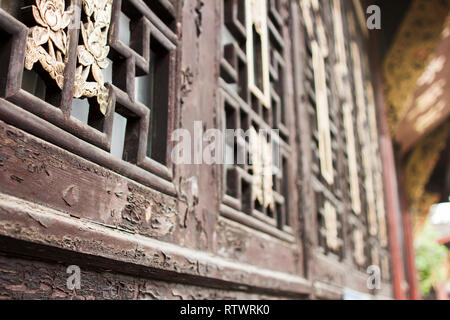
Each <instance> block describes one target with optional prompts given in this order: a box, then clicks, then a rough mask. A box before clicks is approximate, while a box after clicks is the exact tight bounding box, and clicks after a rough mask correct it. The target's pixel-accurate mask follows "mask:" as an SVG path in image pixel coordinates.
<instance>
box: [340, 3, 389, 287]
mask: <svg viewBox="0 0 450 320" xmlns="http://www.w3.org/2000/svg"><path fill="white" fill-rule="evenodd" d="M334 1H335V3H338V2H339V3H340V1H339V0H334ZM349 8H350V9H352V10H348V16H347V17H346V21H348V22H349V23H348V32H349V34H348V36H347V38H350V40H349V41H348V42H347V45H348V47H347V52H348V56H349V57H350V59H348V61H349V65H350V66H351V68H352V70H353V72H350V73H347V74H346V76H347V77H348V81H347V80H345V81H343V83H344V86H346V87H348V84H349V83H350V88H352V91H353V92H354V95H351V94H348V93H345V94H344V99H345V100H346V101H349V103H350V104H353V105H354V106H355V108H353V112H352V118H353V123H354V127H355V129H356V130H355V137H356V139H355V145H356V157H357V166H356V167H355V170H356V171H357V172H358V176H359V185H360V200H361V213H359V212H357V211H355V210H353V213H354V217H355V219H356V221H355V222H354V225H355V226H358V228H359V229H360V230H361V231H363V232H367V234H366V235H365V243H366V250H365V252H366V254H365V255H366V265H367V264H372V265H378V266H380V268H381V270H382V277H383V279H384V280H386V281H387V280H389V279H390V270H389V252H388V248H387V245H388V236H387V224H386V212H385V203H384V187H383V180H382V165H381V159H380V150H379V144H378V129H377V121H376V111H375V110H376V109H375V100H374V93H373V88H372V84H371V79H370V76H369V74H370V73H369V70H368V67H369V63H368V61H367V60H363V59H362V57H363V56H362V54H361V52H362V50H364V49H365V48H366V47H365V39H364V38H362V37H361V33H360V32H357V31H356V21H355V17H356V15H357V13H356V12H355V10H357V9H358V8H352V6H350V7H349ZM366 50H367V49H366ZM345 90H348V89H347V88H345ZM348 121H350V120H348ZM349 140H351V137H349V138H348V139H347V141H349ZM351 179H352V178H351V176H349V180H351ZM350 183H351V182H350ZM353 245H355V243H353ZM355 263H356V264H357V265H359V266H364V265H363V264H361V263H359V262H358V261H357V260H356V259H355Z"/></svg>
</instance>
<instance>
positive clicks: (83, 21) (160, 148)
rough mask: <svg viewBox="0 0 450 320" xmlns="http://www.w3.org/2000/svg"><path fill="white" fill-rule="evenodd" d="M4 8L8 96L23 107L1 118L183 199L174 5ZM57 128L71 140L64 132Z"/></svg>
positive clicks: (120, 0) (134, 1)
mask: <svg viewBox="0 0 450 320" xmlns="http://www.w3.org/2000/svg"><path fill="white" fill-rule="evenodd" d="M1 7H2V8H3V9H5V10H7V11H8V12H5V11H3V10H0V33H1V36H2V38H4V39H5V42H6V43H7V45H6V46H3V47H2V48H1V49H0V51H1V52H0V53H1V55H2V56H3V57H5V59H8V63H5V64H4V66H3V67H2V70H1V72H2V73H1V75H2V77H1V79H5V80H4V81H3V82H2V83H0V85H1V87H0V89H1V96H2V97H4V98H5V99H6V100H8V101H9V102H11V103H12V104H13V105H14V106H17V107H20V109H18V108H17V107H15V108H14V112H15V117H14V116H11V115H10V114H8V113H7V112H6V110H4V111H3V112H0V117H1V118H2V120H4V121H7V122H13V124H14V125H16V126H17V127H20V128H23V129H25V130H28V131H30V132H32V133H33V134H35V135H38V136H40V137H43V138H44V139H47V140H49V141H50V142H52V143H55V144H58V145H60V146H61V147H64V148H66V149H69V151H72V152H74V153H77V154H79V155H81V156H83V157H85V158H88V159H90V160H92V161H95V162H97V163H99V164H101V165H104V166H106V167H109V168H111V169H113V170H115V171H118V172H120V173H122V174H124V175H127V176H129V177H130V178H133V179H136V180H139V181H141V182H143V183H145V184H147V185H150V186H153V187H155V188H158V189H160V190H161V191H165V192H167V193H174V188H173V185H172V184H171V183H170V180H171V178H172V175H171V169H170V163H169V162H168V161H167V150H168V147H167V144H168V135H169V132H170V131H171V130H172V129H173V128H172V127H171V123H173V121H171V120H170V119H169V115H170V112H169V110H171V109H173V108H174V107H175V99H174V93H175V92H174V90H175V88H176V86H175V71H176V70H175V61H176V59H175V58H176V54H177V50H176V46H177V43H178V39H177V35H176V33H175V25H176V10H177V9H176V6H175V5H174V3H173V2H169V1H166V0H158V1H156V0H102V1H100V0H99V1H94V0H71V1H69V0H20V1H8V0H3V1H2V2H1ZM156 92H157V93H158V94H155V93H156ZM1 104H2V105H5V104H4V103H3V102H2V103H1ZM4 108H6V107H4ZM8 108H12V106H11V107H10V106H8ZM25 110H26V111H27V112H25ZM9 111H11V110H9ZM11 112H12V111H11ZM31 114H33V115H34V116H31ZM21 116H22V118H21ZM35 116H36V117H35ZM58 128H59V129H62V130H63V131H65V132H66V133H69V134H70V135H67V134H66V133H61V134H60V135H59V136H58V135H56V134H55V132H62V131H59V129H58ZM75 137H76V138H75ZM111 154H112V155H113V156H115V157H111Z"/></svg>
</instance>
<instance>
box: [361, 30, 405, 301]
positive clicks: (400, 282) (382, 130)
mask: <svg viewBox="0 0 450 320" xmlns="http://www.w3.org/2000/svg"><path fill="white" fill-rule="evenodd" d="M369 43H370V52H371V60H372V64H373V68H372V69H373V70H372V71H373V75H374V77H373V80H374V81H375V85H376V86H375V87H376V90H375V92H376V94H375V95H376V102H377V103H376V106H377V115H378V124H379V128H378V129H379V134H380V153H381V160H382V162H383V182H384V187H385V199H386V213H387V221H388V224H389V246H390V252H391V259H392V276H393V286H394V297H395V298H396V299H399V300H404V299H406V298H407V297H406V294H405V290H404V283H405V271H404V270H405V269H404V264H403V256H402V250H401V239H400V232H399V230H400V229H399V228H401V227H402V225H401V224H399V220H400V218H401V209H400V199H399V193H398V184H397V173H396V166H395V157H394V149H393V146H392V140H391V136H390V132H389V126H388V121H387V117H386V111H385V103H384V93H383V88H384V87H383V65H382V62H381V60H380V57H379V47H378V39H377V35H376V31H371V32H370V40H369Z"/></svg>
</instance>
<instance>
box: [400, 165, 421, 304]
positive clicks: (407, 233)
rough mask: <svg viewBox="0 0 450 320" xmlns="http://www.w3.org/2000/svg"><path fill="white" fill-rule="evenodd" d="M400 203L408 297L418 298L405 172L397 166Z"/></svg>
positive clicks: (417, 281) (419, 297)
mask: <svg viewBox="0 0 450 320" xmlns="http://www.w3.org/2000/svg"><path fill="white" fill-rule="evenodd" d="M398 171H399V184H400V189H399V191H400V195H401V205H402V211H403V234H404V237H405V250H406V268H407V270H408V283H409V298H410V299H412V300H420V299H421V296H420V291H419V280H418V277H417V269H416V257H415V253H414V236H413V232H412V221H411V213H410V211H409V206H408V200H407V198H406V188H405V173H404V170H403V168H401V167H398Z"/></svg>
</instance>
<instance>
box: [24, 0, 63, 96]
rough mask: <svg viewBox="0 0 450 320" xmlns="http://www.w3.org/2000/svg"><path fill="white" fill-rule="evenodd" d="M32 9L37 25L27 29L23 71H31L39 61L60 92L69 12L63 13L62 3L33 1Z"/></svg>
mask: <svg viewBox="0 0 450 320" xmlns="http://www.w3.org/2000/svg"><path fill="white" fill-rule="evenodd" d="M32 10H33V17H34V19H35V20H36V23H37V25H36V26H34V27H32V28H30V30H29V34H28V38H27V48H26V55H25V68H26V69H28V70H31V69H32V68H33V66H34V64H35V63H36V62H38V61H39V62H40V64H41V66H42V67H43V68H44V70H45V71H47V72H48V73H49V75H50V77H51V78H52V79H54V80H55V81H56V84H57V85H58V87H59V88H60V89H62V88H63V85H64V69H65V63H66V61H65V57H66V53H67V42H68V41H67V34H66V32H65V31H64V30H65V29H66V28H67V27H68V26H69V24H70V12H69V11H66V9H65V4H64V0H36V5H33V6H32ZM45 46H46V47H47V48H45Z"/></svg>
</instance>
